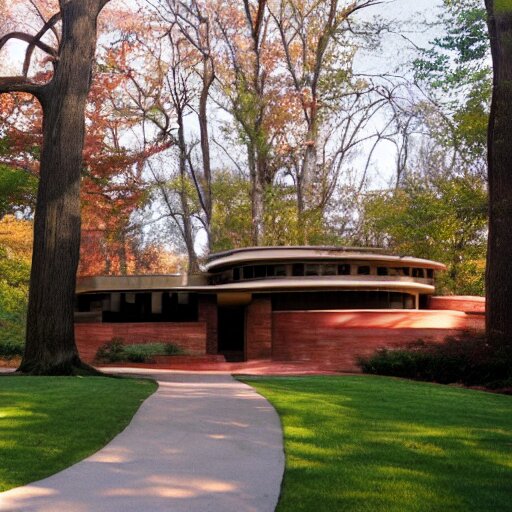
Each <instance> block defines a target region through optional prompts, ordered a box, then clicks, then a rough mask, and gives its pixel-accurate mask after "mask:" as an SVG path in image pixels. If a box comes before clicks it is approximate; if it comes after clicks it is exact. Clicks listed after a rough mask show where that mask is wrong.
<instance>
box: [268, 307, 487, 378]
mask: <svg viewBox="0 0 512 512" xmlns="http://www.w3.org/2000/svg"><path fill="white" fill-rule="evenodd" d="M272 317H273V318H272V339H273V346H272V359H274V360H277V361H311V362H316V363H318V362H322V363H324V364H325V366H326V368H331V369H337V370H340V371H358V367H357V365H356V360H357V356H359V355H369V354H371V353H373V352H374V351H375V350H376V349H378V348H383V347H394V346H399V345H403V344H406V343H408V342H411V341H414V340H417V339H420V338H421V339H425V340H430V341H437V342H442V341H443V339H444V338H445V337H446V336H449V335H456V334H459V333H460V332H461V331H463V330H468V329H474V330H483V329H484V324H485V322H484V317H483V316H480V315H478V316H476V315H466V314H465V313H461V312H457V311H442V312H439V311H407V312H404V311H391V310H381V311H282V312H274V313H272Z"/></svg>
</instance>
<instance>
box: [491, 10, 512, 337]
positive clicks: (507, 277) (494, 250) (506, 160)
mask: <svg viewBox="0 0 512 512" xmlns="http://www.w3.org/2000/svg"><path fill="white" fill-rule="evenodd" d="M485 5H486V8H487V14H488V26H489V35H490V40H491V52H492V59H493V70H494V79H493V96H492V104H491V115H490V120H489V139H488V144H489V149H488V155H489V243H488V254H487V274H486V296H487V312H486V313H487V315H486V328H487V336H488V340H489V342H490V343H492V344H493V345H496V346H507V347H511V346H512V315H511V314H510V303H511V301H512V272H511V271H510V255H511V254H512V229H510V224H511V222H512V172H511V170H512V150H511V148H512V127H511V120H512V2H511V1H510V0H486V2H485Z"/></svg>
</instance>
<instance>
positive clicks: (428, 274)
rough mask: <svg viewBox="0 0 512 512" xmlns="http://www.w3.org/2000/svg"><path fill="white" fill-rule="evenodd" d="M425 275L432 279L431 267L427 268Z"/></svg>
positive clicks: (432, 271)
mask: <svg viewBox="0 0 512 512" xmlns="http://www.w3.org/2000/svg"><path fill="white" fill-rule="evenodd" d="M427 277H428V278H429V279H434V270H433V269H431V268H428V269H427Z"/></svg>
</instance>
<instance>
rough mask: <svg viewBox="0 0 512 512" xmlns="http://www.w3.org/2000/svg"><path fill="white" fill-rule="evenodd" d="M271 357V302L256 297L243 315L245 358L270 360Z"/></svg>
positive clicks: (268, 299) (267, 298) (267, 299)
mask: <svg viewBox="0 0 512 512" xmlns="http://www.w3.org/2000/svg"><path fill="white" fill-rule="evenodd" d="M271 355H272V302H271V300H270V297H258V296H256V297H255V298H254V299H253V300H252V302H251V303H250V304H249V305H248V306H247V309H246V315H245V358H246V359H247V360H251V359H270V357H271Z"/></svg>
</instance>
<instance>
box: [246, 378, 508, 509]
mask: <svg viewBox="0 0 512 512" xmlns="http://www.w3.org/2000/svg"><path fill="white" fill-rule="evenodd" d="M243 381H244V382H247V383H248V384H250V385H251V386H254V387H255V388H256V390H258V391H259V392H260V393H261V394H262V395H264V396H265V397H267V398H268V399H269V400H270V402H271V403H272V404H273V405H274V407H275V408H276V409H277V411H278V413H279V415H280V417H281V421H282V424H283V429H284V436H285V450H286V472H285V476H284V481H283V487H282V493H281V498H280V501H279V505H278V507H277V511H278V512H285V511H290V512H298V511H307V512H321V511H326V512H327V511H328V512H341V511H347V512H359V511H368V512H383V511H386V512H388V511H400V512H415V511H421V512H427V511H436V512H459V511H460V512H471V511H474V512H485V511H489V512H503V511H512V397H509V396H504V395H494V394H490V393H483V392H477V391H471V390H466V389H459V388H453V387H446V386H439V385H434V384H426V383H418V382H410V381H405V380H398V379H390V378H385V377H371V376H361V377H294V378H244V379H243Z"/></svg>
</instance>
